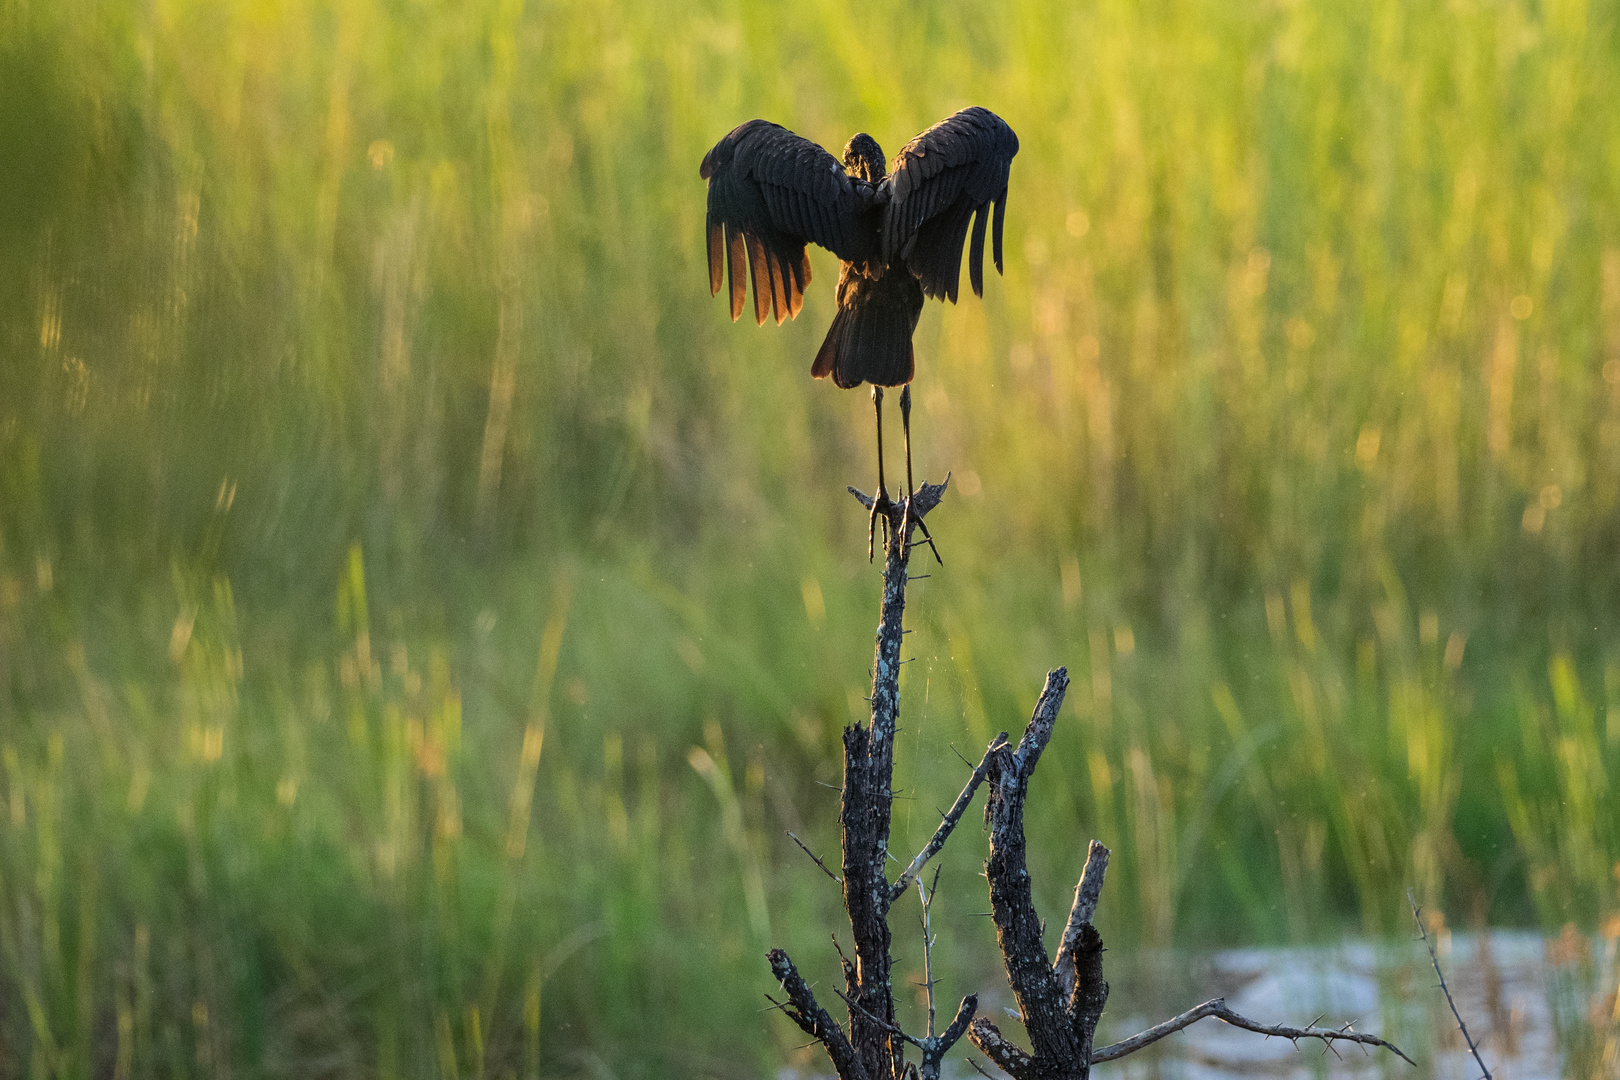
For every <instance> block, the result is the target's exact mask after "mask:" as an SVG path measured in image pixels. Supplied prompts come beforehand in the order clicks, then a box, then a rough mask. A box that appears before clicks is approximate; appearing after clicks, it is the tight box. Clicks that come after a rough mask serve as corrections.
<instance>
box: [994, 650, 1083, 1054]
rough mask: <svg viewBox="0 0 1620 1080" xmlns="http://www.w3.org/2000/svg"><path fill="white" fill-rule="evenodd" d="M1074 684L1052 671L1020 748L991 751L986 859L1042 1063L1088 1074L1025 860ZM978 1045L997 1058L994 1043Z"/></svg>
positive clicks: (1014, 977)
mask: <svg viewBox="0 0 1620 1080" xmlns="http://www.w3.org/2000/svg"><path fill="white" fill-rule="evenodd" d="M1068 687H1069V673H1068V672H1067V671H1066V670H1065V669H1063V668H1057V669H1055V670H1053V671H1051V672H1049V673H1048V674H1047V676H1046V685H1045V687H1044V688H1042V690H1041V696H1040V700H1039V701H1038V702H1037V703H1036V705H1035V711H1034V713H1033V714H1032V715H1031V717H1030V721H1029V726H1028V727H1026V728H1025V729H1024V735H1023V738H1021V739H1020V740H1019V741H1018V749H1017V750H1008V749H1007V748H1006V746H1005V744H1003V746H1002V748H1001V749H1000V750H999V751H998V752H996V753H994V754H992V755H990V762H991V764H990V773H989V780H990V785H989V795H988V797H987V799H986V802H985V811H984V812H985V820H986V821H987V822H988V823H989V825H990V858H989V860H988V861H987V862H986V863H985V875H986V876H987V877H988V878H989V880H990V911H991V917H992V919H993V920H994V922H995V924H996V941H997V944H998V945H999V946H1000V947H1001V956H1002V962H1003V966H1004V967H1005V968H1006V972H1007V983H1008V985H1010V986H1011V987H1012V992H1013V997H1014V999H1016V1000H1017V1002H1018V1011H1019V1013H1020V1014H1021V1015H1022V1016H1023V1018H1024V1029H1025V1030H1026V1031H1027V1032H1028V1033H1029V1041H1030V1045H1031V1047H1032V1049H1033V1057H1034V1059H1035V1063H1034V1068H1035V1070H1036V1071H1037V1072H1039V1073H1042V1074H1045V1075H1051V1076H1068V1075H1079V1076H1084V1075H1085V1074H1084V1068H1083V1066H1082V1065H1081V1064H1080V1045H1079V1042H1078V1040H1076V1038H1075V1034H1074V1025H1073V1022H1072V1017H1071V1016H1070V1015H1069V1013H1068V1010H1067V1008H1066V1004H1067V1003H1066V1002H1065V1000H1064V998H1065V995H1064V994H1063V992H1062V990H1061V988H1060V987H1059V985H1058V979H1057V975H1056V974H1055V973H1054V972H1053V970H1052V964H1051V961H1050V960H1049V959H1048V958H1047V955H1046V945H1045V944H1044V943H1043V942H1042V940H1041V929H1042V928H1041V920H1040V917H1039V916H1038V915H1037V914H1036V912H1035V903H1034V898H1033V894H1032V892H1031V888H1030V878H1029V870H1028V868H1027V866H1026V863H1025V854H1024V850H1025V849H1024V798H1025V795H1026V794H1027V793H1028V789H1029V778H1030V776H1031V774H1033V773H1034V771H1035V765H1036V763H1037V762H1038V761H1039V760H1040V756H1041V751H1042V750H1044V749H1045V748H1046V743H1047V740H1048V739H1050V738H1051V736H1052V725H1053V724H1054V722H1055V721H1056V720H1057V714H1058V710H1059V709H1060V708H1062V706H1063V695H1064V693H1065V691H1067V690H1068ZM975 1042H976V1043H977V1040H975ZM978 1046H979V1049H980V1050H983V1051H984V1052H985V1053H986V1054H989V1055H991V1058H992V1060H994V1059H995V1054H993V1053H992V1051H991V1050H990V1049H989V1047H988V1046H987V1045H986V1044H983V1043H978ZM996 1064H998V1065H1000V1064H1001V1062H1000V1061H996ZM1003 1067H1004V1068H1005V1066H1003ZM1009 1071H1010V1070H1009ZM1014 1075H1015V1076H1017V1075H1018V1074H1017V1073H1014Z"/></svg>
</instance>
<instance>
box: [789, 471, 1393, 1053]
mask: <svg viewBox="0 0 1620 1080" xmlns="http://www.w3.org/2000/svg"><path fill="white" fill-rule="evenodd" d="M949 480H950V478H949V477H947V478H946V483H949ZM945 486H946V485H945V484H923V485H922V487H921V488H919V489H918V490H917V492H916V495H915V496H914V497H913V498H912V499H911V500H910V501H909V502H907V501H906V500H901V501H899V502H896V503H893V504H889V505H880V506H879V507H878V511H877V513H878V516H879V517H880V518H882V519H883V521H884V523H885V524H884V531H885V535H886V541H885V544H884V561H883V606H882V610H881V613H880V615H879V617H878V628H877V649H876V657H875V659H874V661H873V665H872V720H871V723H870V724H869V725H863V724H854V725H852V726H850V727H848V728H846V729H845V730H844V786H843V795H842V800H841V806H840V811H839V814H840V820H841V823H842V827H843V828H842V847H843V862H842V869H843V875H842V877H839V875H836V874H833V872H832V871H831V869H829V868H828V867H827V866H826V864H825V863H823V862H822V861H821V860H820V859H819V858H816V856H815V855H814V854H812V853H810V852H809V850H808V849H806V853H807V854H810V855H811V858H813V859H815V860H816V862H817V864H819V865H820V866H821V868H822V869H823V870H825V871H826V872H827V873H828V875H829V876H831V877H833V878H834V879H835V880H838V881H839V882H840V883H841V884H842V886H843V891H844V908H845V910H846V912H847V913H848V915H849V924H850V936H851V938H852V941H853V946H854V957H853V958H851V957H850V956H848V955H847V954H845V953H844V952H843V951H842V950H840V952H839V957H840V960H841V963H842V966H843V977H844V989H843V991H841V992H840V991H836V990H835V991H834V993H837V995H838V997H839V998H840V999H842V1001H843V1002H844V1006H845V1012H846V1020H845V1022H844V1023H842V1024H840V1023H839V1022H838V1021H837V1020H834V1019H833V1018H832V1016H831V1015H830V1014H829V1013H828V1012H827V1010H826V1009H825V1008H823V1007H822V1005H821V1004H820V1003H819V1002H818V1001H817V1000H816V997H815V994H814V993H813V992H812V991H811V987H810V985H809V983H807V982H806V981H805V980H804V978H803V977H802V976H801V975H800V974H799V972H798V970H797V969H796V968H795V967H794V965H793V961H792V960H790V959H789V958H788V955H787V953H785V952H783V951H782V950H781V949H772V950H771V951H770V953H769V954H768V958H769V960H770V965H771V972H772V974H774V975H775V976H776V978H777V981H778V982H780V983H781V987H782V992H783V994H784V995H785V998H784V999H783V1000H780V1001H779V1000H777V999H776V998H774V997H773V998H771V1001H772V1003H773V1004H775V1005H776V1006H777V1007H778V1008H779V1009H781V1011H782V1012H784V1013H785V1014H786V1015H787V1016H788V1017H789V1018H791V1019H792V1020H793V1022H794V1023H796V1024H797V1025H798V1026H799V1028H800V1029H801V1030H803V1031H804V1032H805V1033H806V1034H807V1035H809V1036H810V1037H811V1038H813V1039H815V1040H817V1041H819V1042H820V1043H821V1044H822V1046H823V1047H825V1048H826V1051H827V1055H828V1057H829V1058H831V1059H832V1065H833V1068H834V1069H836V1070H837V1072H838V1076H839V1077H840V1080H902V1078H910V1080H916V1078H917V1077H921V1078H922V1080H936V1078H937V1077H938V1076H939V1073H940V1063H941V1062H942V1061H943V1059H944V1056H945V1053H946V1052H947V1051H948V1050H950V1048H951V1046H952V1045H953V1044H955V1043H956V1042H957V1041H958V1040H959V1039H960V1038H961V1037H962V1035H963V1034H966V1035H967V1036H968V1038H969V1039H970V1040H972V1042H973V1044H974V1045H975V1046H977V1047H978V1048H979V1049H980V1050H981V1051H982V1052H983V1053H984V1054H985V1056H986V1057H988V1058H989V1059H990V1060H991V1061H992V1062H994V1063H995V1064H996V1065H997V1066H998V1067H999V1068H1001V1069H1002V1070H1003V1071H1004V1072H1006V1073H1008V1074H1010V1075H1011V1076H1012V1077H1013V1078H1014V1080H1085V1078H1086V1077H1087V1076H1088V1075H1089V1074H1090V1070H1091V1065H1092V1064H1094V1063H1096V1062H1100V1061H1113V1060H1116V1059H1118V1058H1122V1057H1125V1056H1126V1055H1128V1054H1132V1053H1135V1052H1136V1051H1138V1050H1141V1049H1142V1048H1144V1047H1146V1046H1148V1045H1150V1044H1152V1043H1154V1042H1157V1041H1158V1040H1159V1039H1162V1038H1164V1037H1165V1036H1166V1035H1169V1034H1171V1033H1172V1032H1175V1031H1180V1030H1181V1029H1182V1028H1184V1027H1187V1026H1188V1025H1189V1024H1193V1023H1195V1022H1197V1021H1199V1020H1202V1019H1204V1018H1205V1017H1209V1016H1213V1017H1218V1018H1220V1019H1221V1020H1224V1021H1226V1022H1227V1023H1229V1024H1233V1025H1236V1026H1238V1027H1242V1028H1247V1029H1248V1030H1250V1031H1254V1032H1258V1033H1260V1034H1263V1035H1276V1036H1279V1037H1281V1038H1285V1039H1290V1040H1294V1041H1297V1040H1299V1039H1319V1040H1321V1041H1322V1042H1323V1043H1325V1044H1327V1045H1329V1046H1332V1045H1333V1044H1334V1043H1337V1042H1352V1043H1361V1044H1363V1045H1364V1046H1378V1047H1383V1048H1385V1049H1388V1050H1390V1051H1392V1052H1393V1053H1395V1054H1398V1055H1400V1057H1401V1058H1403V1059H1405V1060H1406V1061H1408V1062H1410V1061H1411V1059H1410V1058H1408V1057H1407V1056H1406V1055H1405V1054H1404V1053H1402V1052H1401V1051H1400V1050H1399V1049H1398V1048H1396V1047H1395V1046H1392V1045H1391V1044H1389V1043H1387V1042H1385V1041H1384V1040H1383V1039H1380V1038H1378V1037H1376V1036H1373V1035H1367V1034H1364V1033H1362V1032H1359V1031H1354V1030H1352V1029H1351V1027H1350V1025H1348V1024H1346V1025H1344V1026H1343V1027H1338V1028H1322V1027H1315V1026H1310V1027H1288V1026H1284V1025H1271V1024H1260V1023H1257V1022H1255V1021H1253V1020H1249V1019H1247V1018H1245V1017H1242V1016H1239V1015H1238V1014H1237V1013H1235V1012H1233V1011H1232V1010H1231V1009H1229V1008H1227V1005H1226V1002H1225V1000H1224V999H1222V998H1216V999H1214V1000H1213V1001H1206V1002H1204V1003H1203V1004H1202V1005H1199V1006H1197V1007H1196V1008H1193V1009H1190V1010H1188V1011H1187V1012H1185V1013H1182V1014H1181V1015H1180V1016H1177V1017H1174V1018H1172V1019H1170V1020H1166V1021H1165V1022H1164V1023H1162V1024H1159V1025H1157V1026H1155V1027H1151V1028H1149V1029H1148V1030H1146V1031H1143V1032H1141V1033H1139V1034H1137V1035H1134V1036H1132V1037H1131V1038H1129V1039H1125V1040H1123V1041H1121V1042H1117V1043H1113V1044H1111V1045H1108V1046H1103V1047H1100V1048H1093V1045H1092V1037H1093V1034H1094V1033H1095V1031H1096V1028H1097V1022H1098V1020H1099V1019H1100V1018H1101V1016H1102V1012H1103V1007H1104V1005H1105V1004H1106V1003H1107V1001H1108V983H1107V982H1106V981H1104V979H1103V970H1102V954H1103V942H1102V938H1101V937H1100V936H1099V935H1098V933H1097V929H1096V927H1095V926H1093V925H1092V917H1093V915H1094V914H1095V912H1096V910H1097V901H1098V898H1099V897H1100V896H1101V894H1102V887H1103V879H1104V877H1105V876H1106V875H1107V872H1108V857H1109V851H1108V849H1107V848H1106V847H1104V846H1103V845H1102V844H1100V843H1098V842H1097V841H1095V840H1093V841H1092V842H1091V845H1090V849H1089V852H1088V855H1087V858H1086V864H1085V869H1084V870H1083V871H1082V873H1081V875H1080V882H1079V884H1078V885H1077V886H1076V887H1075V894H1074V905H1073V908H1072V909H1071V910H1070V912H1069V918H1068V922H1067V924H1066V925H1065V927H1064V930H1063V936H1062V938H1061V939H1059V944H1058V952H1057V957H1056V958H1055V959H1053V958H1051V957H1049V956H1048V955H1047V951H1046V945H1045V943H1044V942H1043V940H1042V935H1041V930H1042V924H1041V921H1040V918H1039V916H1038V915H1037V914H1036V912H1035V904H1034V900H1033V897H1032V893H1031V888H1030V878H1029V870H1028V867H1027V866H1026V864H1025V858H1024V799H1025V798H1026V796H1027V795H1028V792H1029V781H1030V777H1031V776H1032V775H1033V774H1034V772H1035V766H1036V764H1037V763H1038V762H1039V761H1040V756H1041V751H1043V750H1044V749H1045V748H1046V743H1047V740H1048V739H1050V738H1051V735H1052V727H1053V725H1054V724H1055V723H1056V721H1057V717H1058V712H1059V710H1060V709H1061V708H1062V706H1063V695H1064V693H1065V691H1066V690H1067V689H1068V686H1069V676H1068V672H1067V671H1065V670H1064V669H1063V668H1057V669H1055V670H1053V671H1051V672H1050V673H1048V674H1047V676H1046V685H1045V687H1043V688H1042V690H1041V696H1040V700H1039V701H1038V702H1037V703H1036V705H1035V712H1034V715H1033V716H1031V717H1030V721H1029V724H1028V726H1027V727H1026V728H1025V729H1024V733H1023V736H1022V737H1021V738H1020V739H1019V741H1018V745H1017V746H1016V747H1014V746H1013V745H1012V744H1011V742H1009V740H1008V738H1007V734H1006V733H1005V732H1003V733H1002V734H1000V735H998V736H997V737H996V738H995V739H994V740H993V741H992V742H991V744H990V746H989V748H988V749H986V750H985V752H984V757H983V758H982V759H981V760H980V762H979V764H978V765H977V766H976V767H975V768H974V769H973V771H972V773H970V774H969V776H968V779H967V783H966V784H965V785H964V786H963V788H962V792H961V794H960V795H958V796H957V798H956V802H955V803H954V804H953V805H952V806H951V809H950V810H949V811H948V812H947V813H946V814H945V815H944V818H943V820H941V822H940V823H939V827H938V828H937V829H936V830H935V831H934V835H933V837H932V838H931V839H930V840H929V841H928V843H927V844H926V845H925V846H924V847H923V849H922V851H920V852H918V853H917V855H916V857H915V858H913V859H912V860H911V861H910V862H909V863H908V864H907V865H906V868H905V870H904V871H903V872H902V873H901V874H900V876H899V877H898V878H896V879H894V880H893V881H890V880H889V877H888V867H887V861H888V859H889V820H890V810H891V807H892V805H893V801H894V792H893V787H892V781H893V777H894V736H895V729H896V721H897V719H898V717H899V713H900V642H901V640H902V634H903V630H902V627H901V621H902V618H903V616H904V614H905V606H906V584H907V581H908V577H907V574H908V564H909V561H910V556H911V550H912V549H911V535H912V532H913V530H915V529H918V528H921V527H922V522H923V518H924V517H926V516H927V515H928V513H929V512H930V511H932V510H933V509H934V507H936V506H938V505H939V501H940V499H941V498H942V497H943V496H944V494H945ZM849 490H850V493H851V494H853V495H854V496H855V497H856V498H857V499H859V500H860V501H861V503H862V505H864V506H866V507H867V508H868V510H870V509H871V507H872V499H871V498H869V497H867V496H866V495H864V494H862V493H861V492H859V491H856V490H855V489H854V488H850V489H849ZM925 531H926V530H925ZM981 785H987V786H988V790H989V794H988V795H987V797H986V805H985V811H984V816H985V822H986V824H987V826H988V828H989V831H990V858H989V860H988V861H987V862H986V863H985V875H986V877H987V878H988V879H989V882H990V908H991V915H992V917H993V919H994V922H995V926H996V940H997V942H998V944H999V945H1000V947H1001V955H1002V961H1003V964H1004V966H1005V968H1006V972H1007V982H1008V984H1009V985H1010V986H1011V988H1012V992H1013V997H1014V999H1015V1000H1016V1001H1017V1004H1018V1014H1019V1017H1020V1019H1021V1020H1022V1021H1023V1025H1024V1030H1025V1032H1026V1033H1027V1035H1028V1038H1029V1046H1030V1048H1029V1049H1028V1050H1025V1049H1023V1048H1022V1047H1021V1046H1019V1045H1018V1044H1016V1043H1015V1042H1014V1041H1012V1040H1011V1039H1009V1038H1007V1037H1006V1036H1004V1035H1003V1034H1002V1033H1001V1032H1000V1031H999V1030H997V1028H996V1026H995V1025H994V1024H993V1023H991V1022H990V1021H989V1020H988V1019H987V1018H985V1017H975V1011H976V1009H977V1005H978V999H977V997H976V996H975V995H972V994H970V995H968V996H967V997H965V998H963V999H962V1003H961V1005H960V1006H959V1007H958V1008H957V1010H956V1015H955V1018H954V1019H953V1020H952V1021H951V1022H950V1023H949V1024H948V1025H947V1026H946V1027H945V1030H944V1031H936V1029H935V1015H934V977H933V968H932V957H931V952H930V950H931V946H932V939H931V937H930V936H929V935H930V934H931V928H930V924H929V906H930V904H931V902H932V900H933V891H932V889H927V888H924V887H923V885H922V883H921V878H920V875H921V872H922V870H923V867H924V866H925V865H926V864H927V862H928V861H929V860H930V859H932V858H933V857H934V856H935V855H936V854H938V853H939V850H940V849H941V848H942V847H943V846H944V844H945V841H946V840H947V839H948V838H949V837H950V834H951V830H953V829H954V828H955V827H956V825H957V823H958V822H959V821H961V819H962V814H963V812H964V811H966V809H967V807H968V804H969V803H971V802H972V800H973V796H974V794H975V792H977V790H978V789H979V787H980V786H981ZM797 839H798V838H797V837H794V840H795V841H797ZM800 846H801V847H802V846H803V845H802V844H801V845H800ZM936 882H937V871H936ZM913 884H915V885H916V887H917V889H918V892H919V893H920V894H921V897H922V902H923V942H924V953H923V957H924V982H925V984H926V989H927V1000H928V1028H927V1034H925V1035H922V1036H917V1035H912V1034H909V1033H907V1032H906V1031H905V1030H904V1029H903V1028H902V1027H901V1025H900V1023H899V1021H898V1020H897V1018H896V1016H895V1008H894V989H893V984H892V981H891V976H890V968H891V965H892V958H891V957H890V955H889V943H890V933H889V911H890V908H891V907H892V906H893V904H894V902H895V901H896V900H898V899H900V897H901V896H903V895H904V894H905V892H906V890H907V889H908V888H911V887H912V886H913ZM767 996H768V995H767ZM908 1045H909V1046H911V1047H914V1048H915V1049H916V1050H917V1051H918V1053H919V1056H920V1058H921V1060H920V1062H908V1061H907V1060H906V1047H907V1046H908Z"/></svg>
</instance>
